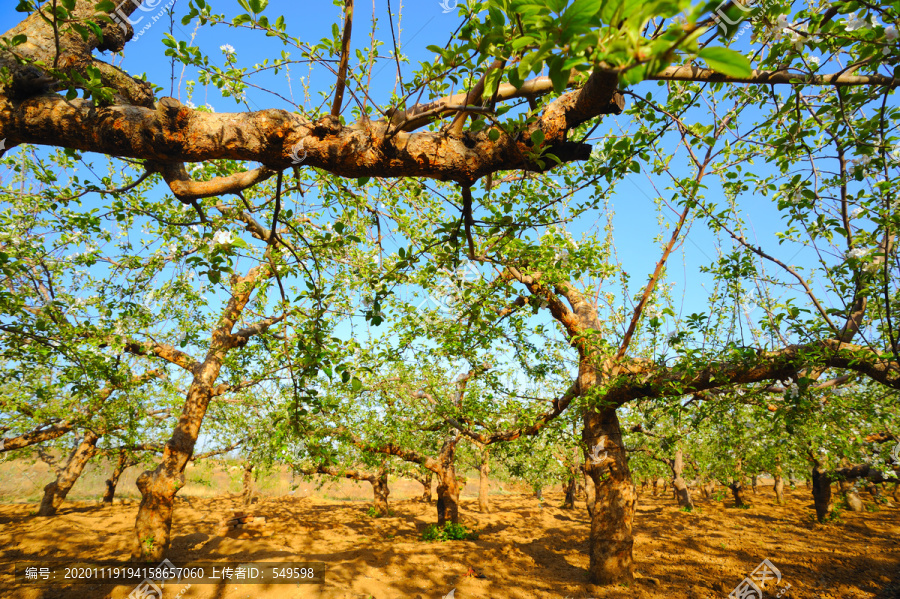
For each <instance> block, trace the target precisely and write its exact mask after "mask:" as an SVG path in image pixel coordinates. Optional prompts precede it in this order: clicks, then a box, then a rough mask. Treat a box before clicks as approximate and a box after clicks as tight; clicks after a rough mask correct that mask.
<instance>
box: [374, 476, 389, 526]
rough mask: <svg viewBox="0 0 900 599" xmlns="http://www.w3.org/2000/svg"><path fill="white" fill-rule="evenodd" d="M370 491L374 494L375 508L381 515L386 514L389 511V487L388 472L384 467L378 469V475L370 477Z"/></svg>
mask: <svg viewBox="0 0 900 599" xmlns="http://www.w3.org/2000/svg"><path fill="white" fill-rule="evenodd" d="M370 482H371V483H372V492H373V494H374V496H375V510H376V511H377V512H378V513H379V514H380V515H382V516H387V515H388V514H389V513H390V511H389V510H388V495H390V494H391V489H390V487H388V472H387V470H386V469H384V468H382V469H381V470H379V471H378V476H374V477H372V479H371V481H370Z"/></svg>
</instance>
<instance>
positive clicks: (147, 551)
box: [132, 352, 224, 562]
mask: <svg viewBox="0 0 900 599" xmlns="http://www.w3.org/2000/svg"><path fill="white" fill-rule="evenodd" d="M222 357H224V352H223V356H222ZM220 367H221V362H220V361H212V360H210V361H207V362H206V363H204V364H203V366H201V367H200V368H198V370H199V372H198V373H197V374H196V375H195V376H194V380H193V381H192V382H191V387H190V389H189V390H188V393H187V400H186V401H185V402H184V408H183V410H182V412H181V417H180V418H179V419H178V424H177V425H176V426H175V431H174V432H173V434H172V438H171V439H169V441H168V443H166V445H165V448H164V449H163V457H162V461H161V462H160V464H159V466H157V467H156V469H155V470H147V471H145V472H144V473H143V474H141V475H140V476H139V477H138V479H137V487H138V489H140V491H141V505H140V507H139V508H138V514H137V519H136V520H135V523H134V531H135V546H134V549H133V550H132V556H133V557H134V558H135V559H136V560H140V561H147V562H160V561H162V559H163V557H164V556H165V553H166V551H167V550H168V548H169V535H170V533H171V529H172V511H173V509H174V505H175V494H176V493H178V491H179V490H180V489H181V488H182V487H183V486H184V483H185V475H184V469H185V468H186V467H187V464H188V462H189V461H190V459H191V456H192V455H193V454H194V446H195V445H196V444H197V436H198V435H199V434H200V426H201V425H202V424H203V417H204V416H205V415H206V409H207V407H209V401H210V399H211V398H212V383H214V382H215V380H216V378H217V377H218V374H219V369H220Z"/></svg>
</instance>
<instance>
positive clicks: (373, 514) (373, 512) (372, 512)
mask: <svg viewBox="0 0 900 599" xmlns="http://www.w3.org/2000/svg"><path fill="white" fill-rule="evenodd" d="M366 515H367V516H369V517H370V518H384V517H385V516H393V515H394V512H392V511H391V510H388V511H387V513H384V514H382V513H381V512H380V511H379V510H378V509H377V508H376V507H375V506H374V505H370V506H369V509H367V510H366Z"/></svg>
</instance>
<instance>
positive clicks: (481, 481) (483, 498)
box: [478, 447, 491, 514]
mask: <svg viewBox="0 0 900 599" xmlns="http://www.w3.org/2000/svg"><path fill="white" fill-rule="evenodd" d="M489 459H490V453H489V452H488V449H487V448H486V447H485V448H482V450H481V463H480V464H479V465H478V511H480V512H481V513H482V514H490V513H491V506H490V503H489V502H488V484H489V483H488V474H490V472H491V466H490V463H489V461H488V460H489Z"/></svg>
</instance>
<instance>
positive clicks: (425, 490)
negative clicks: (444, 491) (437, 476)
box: [416, 470, 434, 503]
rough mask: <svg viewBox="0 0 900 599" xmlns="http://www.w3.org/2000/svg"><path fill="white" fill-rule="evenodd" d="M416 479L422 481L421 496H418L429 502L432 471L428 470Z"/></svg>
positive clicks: (432, 477) (432, 478)
mask: <svg viewBox="0 0 900 599" xmlns="http://www.w3.org/2000/svg"><path fill="white" fill-rule="evenodd" d="M416 480H417V481H419V482H420V483H422V496H421V497H420V498H419V499H420V500H421V501H424V502H425V503H431V482H432V480H434V472H431V471H430V470H429V471H428V472H426V473H425V474H423V475H422V476H421V477H416Z"/></svg>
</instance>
